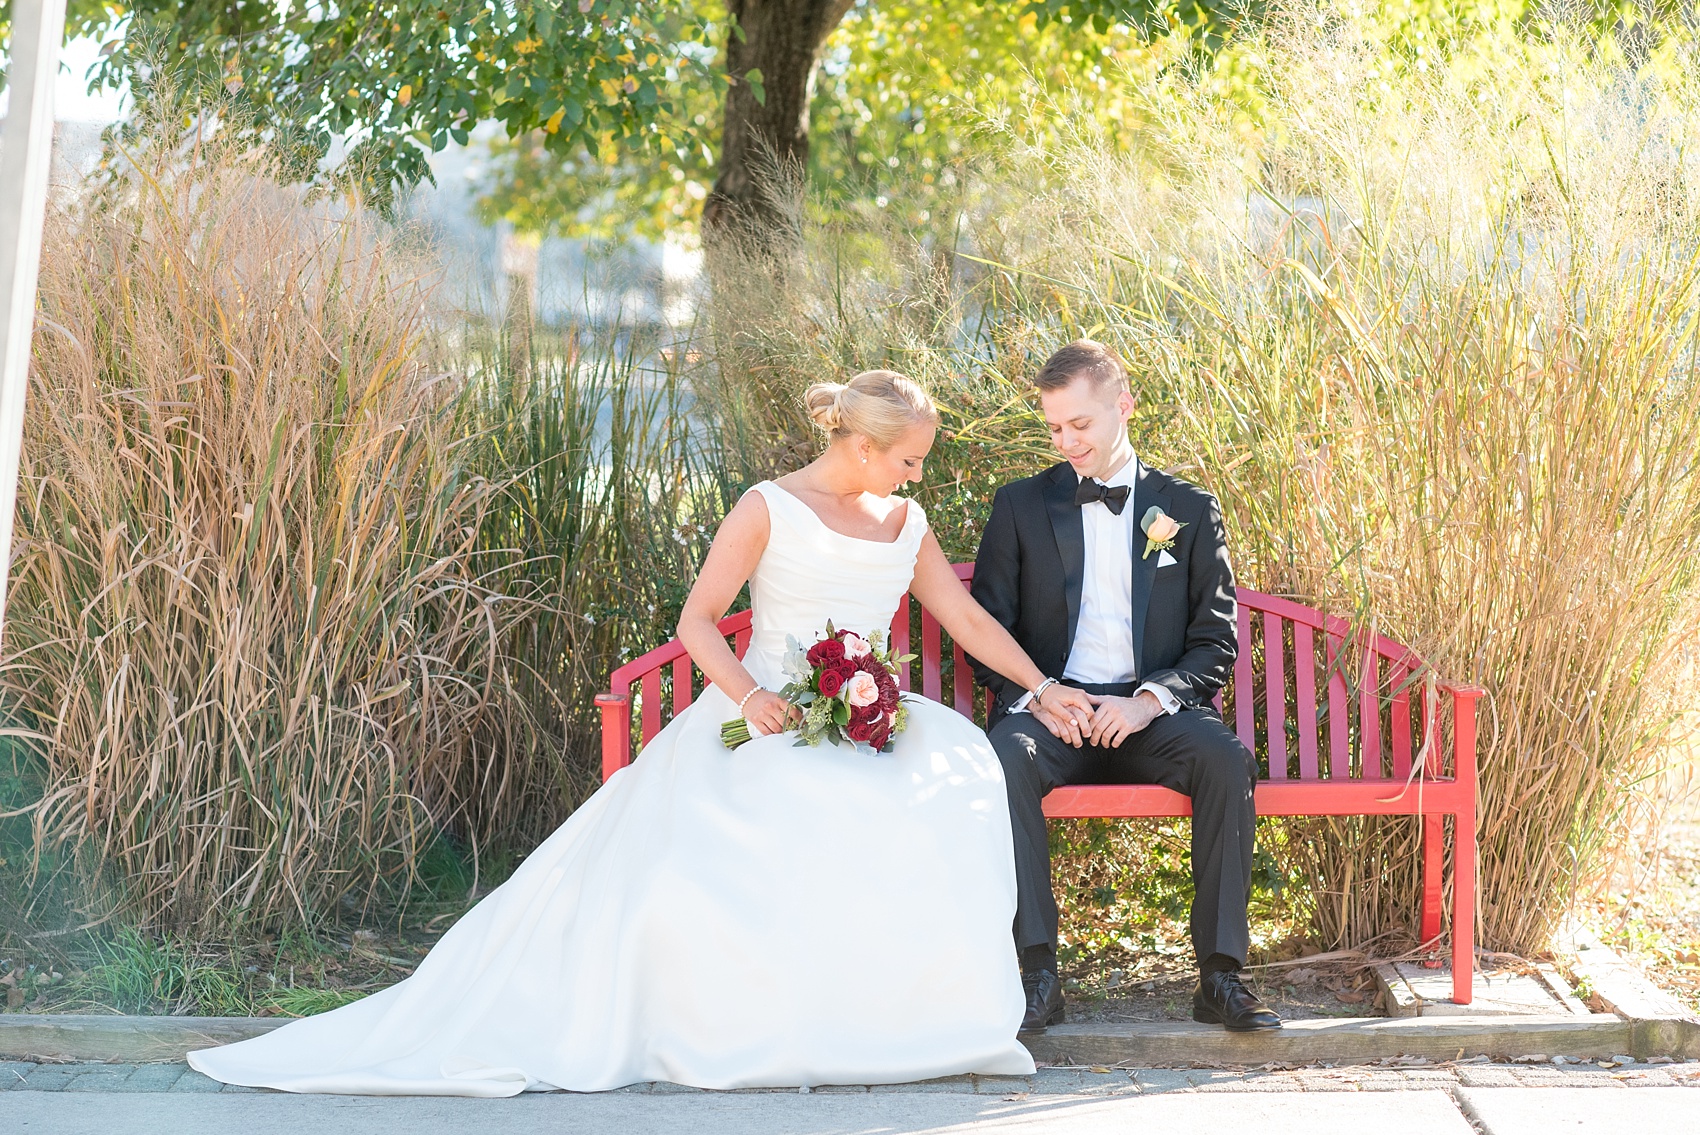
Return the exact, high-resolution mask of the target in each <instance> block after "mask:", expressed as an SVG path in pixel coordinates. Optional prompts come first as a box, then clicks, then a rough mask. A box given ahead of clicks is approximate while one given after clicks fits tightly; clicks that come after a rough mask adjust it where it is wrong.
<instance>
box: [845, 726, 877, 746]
mask: <svg viewBox="0 0 1700 1135" xmlns="http://www.w3.org/2000/svg"><path fill="white" fill-rule="evenodd" d="M844 735H845V736H846V737H848V738H850V740H852V741H861V742H863V743H864V744H865V743H867V741H868V740H869V739H870V738H871V737H873V735H874V723H873V722H871V721H852V722H851V723H850V728H848V729H846V730H845V731H844Z"/></svg>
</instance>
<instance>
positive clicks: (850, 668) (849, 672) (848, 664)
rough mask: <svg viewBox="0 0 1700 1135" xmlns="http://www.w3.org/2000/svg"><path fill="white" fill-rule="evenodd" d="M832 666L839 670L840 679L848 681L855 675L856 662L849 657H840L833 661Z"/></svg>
mask: <svg viewBox="0 0 1700 1135" xmlns="http://www.w3.org/2000/svg"><path fill="white" fill-rule="evenodd" d="M831 666H832V668H833V670H835V671H837V673H838V677H839V680H840V681H844V682H848V681H849V680H850V679H851V678H852V677H854V676H855V673H856V664H855V663H854V662H852V661H850V660H849V659H848V658H840V659H839V660H838V661H836V662H833V663H831Z"/></svg>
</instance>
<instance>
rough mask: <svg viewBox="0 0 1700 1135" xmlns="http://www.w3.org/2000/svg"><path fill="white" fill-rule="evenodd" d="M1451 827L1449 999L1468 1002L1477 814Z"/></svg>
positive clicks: (1472, 952)
mask: <svg viewBox="0 0 1700 1135" xmlns="http://www.w3.org/2000/svg"><path fill="white" fill-rule="evenodd" d="M1452 823H1453V827H1452V1003H1453V1004H1454V1005H1468V1004H1469V1003H1470V1000H1471V997H1472V992H1471V989H1472V983H1473V981H1474V978H1475V963H1476V817H1475V814H1474V813H1473V812H1472V813H1470V814H1467V815H1466V814H1462V813H1461V814H1459V815H1458V816H1456V817H1454V818H1453V821H1452Z"/></svg>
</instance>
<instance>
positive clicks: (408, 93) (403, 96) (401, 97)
mask: <svg viewBox="0 0 1700 1135" xmlns="http://www.w3.org/2000/svg"><path fill="white" fill-rule="evenodd" d="M395 101H396V102H399V103H400V104H401V105H402V106H406V105H407V104H408V103H410V102H412V101H413V84H412V83H403V84H402V85H401V90H399V91H397V92H396V93H395Z"/></svg>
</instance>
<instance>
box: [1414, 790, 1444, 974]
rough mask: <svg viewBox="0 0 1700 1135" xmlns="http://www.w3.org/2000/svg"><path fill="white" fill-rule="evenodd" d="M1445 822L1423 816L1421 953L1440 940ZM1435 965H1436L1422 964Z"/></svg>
mask: <svg viewBox="0 0 1700 1135" xmlns="http://www.w3.org/2000/svg"><path fill="white" fill-rule="evenodd" d="M1445 837H1446V818H1445V816H1443V815H1440V814H1438V813H1427V814H1425V815H1424V816H1423V900H1422V926H1421V932H1420V933H1419V934H1418V939H1419V941H1420V942H1421V946H1420V948H1421V949H1424V950H1428V949H1432V948H1433V947H1434V946H1435V944H1436V942H1437V941H1438V940H1439V939H1440V904H1441V890H1440V887H1441V880H1442V879H1443V877H1444V876H1443V875H1442V856H1441V853H1442V850H1443V848H1444V845H1445ZM1425 964H1435V963H1425Z"/></svg>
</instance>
